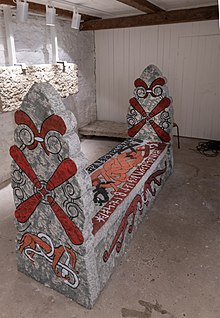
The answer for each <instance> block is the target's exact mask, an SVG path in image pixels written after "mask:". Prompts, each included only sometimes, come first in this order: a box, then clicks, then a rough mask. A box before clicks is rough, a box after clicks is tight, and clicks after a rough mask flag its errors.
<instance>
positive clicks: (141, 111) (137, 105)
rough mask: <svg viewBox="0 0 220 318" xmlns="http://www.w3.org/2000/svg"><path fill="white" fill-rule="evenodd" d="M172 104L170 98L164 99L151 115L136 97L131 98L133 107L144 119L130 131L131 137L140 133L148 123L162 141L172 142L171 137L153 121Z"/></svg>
mask: <svg viewBox="0 0 220 318" xmlns="http://www.w3.org/2000/svg"><path fill="white" fill-rule="evenodd" d="M170 103H171V100H170V99H169V98H168V97H164V98H163V99H162V100H161V101H160V102H159V103H158V104H157V106H156V107H155V108H154V109H153V110H152V111H151V112H150V113H149V114H147V113H146V111H145V110H144V109H143V107H142V106H141V104H140V103H139V102H138V101H137V99H136V98H135V97H133V98H131V99H130V104H131V106H132V107H133V108H134V109H135V110H136V111H137V112H138V113H139V114H140V115H141V116H142V117H143V119H141V120H140V121H139V122H138V123H137V124H136V125H134V126H132V127H131V128H129V129H128V135H129V136H130V137H134V136H135V135H136V134H137V133H138V132H139V130H140V129H141V128H142V127H143V126H144V125H145V124H146V123H147V122H148V123H149V124H150V125H151V126H152V127H153V129H154V131H155V132H156V134H157V136H158V137H159V138H160V139H161V140H162V141H164V142H168V141H170V135H169V134H168V133H167V132H166V131H165V130H163V129H162V128H161V127H160V126H159V125H158V124H157V123H155V121H154V120H153V117H155V116H156V115H158V114H159V113H160V112H162V111H163V110H165V108H167V107H168V106H169V105H170Z"/></svg>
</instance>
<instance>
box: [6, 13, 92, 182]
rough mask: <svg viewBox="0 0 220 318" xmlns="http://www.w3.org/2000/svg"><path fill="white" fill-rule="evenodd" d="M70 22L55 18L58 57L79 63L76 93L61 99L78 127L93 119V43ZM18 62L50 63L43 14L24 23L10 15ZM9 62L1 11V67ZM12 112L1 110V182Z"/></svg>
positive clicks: (10, 129) (9, 159) (47, 34)
mask: <svg viewBox="0 0 220 318" xmlns="http://www.w3.org/2000/svg"><path fill="white" fill-rule="evenodd" d="M70 24H71V21H64V20H60V19H57V23H56V29H57V36H58V46H59V58H60V60H65V61H67V62H70V63H75V64H77V66H78V71H79V72H78V75H79V92H78V93H77V94H74V95H71V96H69V97H67V98H64V99H63V101H64V104H65V105H66V107H67V108H68V109H70V110H71V111H72V112H73V113H74V115H75V116H76V118H77V121H78V126H79V127H80V126H83V125H85V124H87V123H89V122H90V121H91V120H95V119H96V87H95V46H94V33H93V32H91V31H90V32H78V31H76V30H73V29H71V27H70ZM13 27H14V36H15V47H16V57H17V62H18V63H26V64H27V65H32V64H45V63H46V64H47V63H51V62H52V52H51V42H50V30H49V27H47V26H46V25H45V18H44V17H37V16H30V17H29V18H28V21H27V23H23V24H22V23H19V24H17V23H16V20H15V17H13ZM7 64H8V54H7V47H6V34H5V26H4V19H3V14H2V13H1V12H0V66H5V65H7ZM13 122H14V120H13V113H12V112H10V113H0V136H1V138H0V183H1V182H3V181H4V180H6V179H8V178H9V177H10V171H9V170H10V163H11V158H10V156H9V147H10V146H11V145H12V144H13V129H14V126H13Z"/></svg>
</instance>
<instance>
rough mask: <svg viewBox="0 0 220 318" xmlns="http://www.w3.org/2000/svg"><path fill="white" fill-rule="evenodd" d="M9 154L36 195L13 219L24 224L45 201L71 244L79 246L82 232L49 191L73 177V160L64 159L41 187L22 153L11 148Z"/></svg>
mask: <svg viewBox="0 0 220 318" xmlns="http://www.w3.org/2000/svg"><path fill="white" fill-rule="evenodd" d="M10 154H11V156H12V158H13V159H14V161H15V162H16V164H17V165H18V166H19V167H20V168H21V170H22V171H23V172H24V173H25V174H26V175H27V177H28V178H29V179H30V180H31V182H32V183H33V184H34V185H35V187H36V190H37V191H36V193H35V194H33V195H32V196H31V197H29V198H28V199H27V200H26V201H24V202H22V203H21V204H20V205H19V206H18V207H17V209H16V211H15V217H16V218H17V220H18V222H21V223H25V222H26V221H27V220H28V219H29V218H30V216H31V215H32V214H33V213H34V211H35V210H36V208H37V206H38V205H39V203H40V202H42V200H43V199H44V200H47V202H48V203H49V204H50V206H51V208H52V210H53V212H54V213H55V215H56V217H57V218H58V220H59V221H60V223H61V224H62V227H63V228H64V230H65V232H66V234H67V235H68V237H69V239H70V240H71V242H72V243H73V244H76V245H79V244H82V243H83V241H84V238H83V235H82V232H81V231H80V229H79V228H78V227H77V226H76V225H75V223H73V222H72V221H71V220H70V219H69V217H68V216H67V215H66V213H65V212H64V211H63V210H62V208H61V207H60V206H59V205H58V204H57V203H56V201H55V200H54V199H53V197H52V196H51V193H50V192H51V191H52V190H54V189H55V188H57V187H58V186H60V185H61V184H63V183H64V182H65V181H67V180H68V179H69V178H71V177H72V176H74V175H75V174H76V172H77V167H76V164H75V162H74V161H73V160H71V159H69V158H67V159H64V160H63V161H62V162H61V164H60V165H59V166H58V167H57V169H56V170H55V172H54V174H53V175H52V177H51V178H50V179H49V180H48V182H47V183H46V184H45V185H43V183H42V182H41V181H39V179H38V178H37V176H36V174H35V172H34V170H33V169H32V167H31V166H30V164H29V162H28V161H27V159H26V157H25V156H24V154H23V152H22V151H21V150H20V149H19V148H18V147H17V146H15V145H14V146H12V147H11V149H10Z"/></svg>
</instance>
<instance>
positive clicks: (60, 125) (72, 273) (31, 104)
mask: <svg viewBox="0 0 220 318" xmlns="http://www.w3.org/2000/svg"><path fill="white" fill-rule="evenodd" d="M15 121H16V124H17V128H16V130H15V145H14V146H12V147H11V150H10V153H11V156H12V158H13V163H12V170H11V175H12V187H13V193H14V200H15V205H16V211H15V217H16V227H17V231H18V233H17V263H18V269H19V270H20V271H21V272H23V273H25V274H26V275H28V276H31V277H33V278H34V279H36V280H37V281H40V282H41V283H43V284H46V285H47V286H49V287H51V288H53V289H55V290H57V291H59V292H60V293H62V294H65V295H66V296H67V297H70V298H72V299H74V300H76V301H77V302H79V303H81V304H83V305H84V306H86V307H91V306H92V303H93V299H95V298H96V297H97V294H98V293H99V280H98V275H97V271H96V267H95V266H94V264H93V262H94V259H95V256H94V248H93V236H92V224H91V211H93V210H94V206H93V196H92V190H91V180H90V177H89V175H88V173H87V172H86V170H85V167H86V163H87V162H86V160H85V158H84V156H83V154H82V152H81V149H80V142H79V138H78V136H77V134H76V132H75V129H76V120H75V118H74V116H73V114H72V113H70V112H68V111H66V110H65V107H64V105H63V103H62V101H61V98H60V96H59V95H58V94H57V93H56V91H55V90H54V88H53V87H52V86H51V85H50V84H48V83H41V84H35V85H33V86H32V88H31V89H30V91H29V92H28V94H27V95H26V97H25V98H24V100H23V103H22V106H21V109H20V110H18V111H17V112H16V113H15ZM88 259H91V261H90V262H88Z"/></svg>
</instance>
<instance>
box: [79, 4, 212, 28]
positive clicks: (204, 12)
mask: <svg viewBox="0 0 220 318" xmlns="http://www.w3.org/2000/svg"><path fill="white" fill-rule="evenodd" d="M216 19H218V6H209V7H201V8H192V9H182V10H173V11H162V12H157V13H149V14H142V15H135V16H129V17H122V18H111V19H102V20H97V21H87V22H84V23H82V24H81V30H87V31H88V30H103V29H118V28H131V27H140V26H148V25H159V24H171V23H181V22H194V21H204V20H216Z"/></svg>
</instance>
